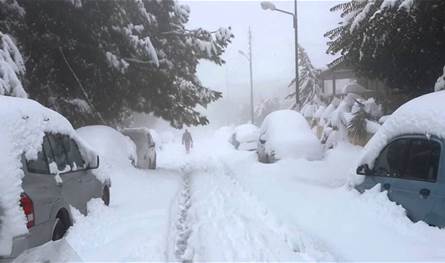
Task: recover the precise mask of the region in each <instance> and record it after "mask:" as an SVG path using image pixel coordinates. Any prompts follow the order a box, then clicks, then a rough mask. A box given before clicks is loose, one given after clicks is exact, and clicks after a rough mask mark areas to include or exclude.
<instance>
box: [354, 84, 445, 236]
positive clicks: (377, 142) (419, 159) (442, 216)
mask: <svg viewBox="0 0 445 263" xmlns="http://www.w3.org/2000/svg"><path fill="white" fill-rule="evenodd" d="M444 101H445V91H441V92H435V93H431V94H427V95H424V96H421V97H418V98H415V99H413V100H411V101H409V102H407V103H405V104H404V105H402V106H401V107H400V108H399V109H397V110H396V111H395V112H394V113H393V114H392V115H391V116H389V117H388V119H387V120H386V121H385V122H384V124H383V125H382V127H381V128H380V129H379V130H378V132H377V133H376V134H375V135H374V136H373V137H372V138H371V140H370V141H369V142H368V144H367V145H366V146H365V148H364V152H363V156H362V157H361V159H360V162H359V165H358V168H357V171H356V173H357V174H358V176H355V177H354V179H355V181H353V184H355V187H356V189H357V190H359V191H360V192H363V191H365V190H366V189H370V188H374V187H376V186H377V185H380V186H379V187H380V189H381V190H382V191H387V194H388V197H389V199H390V200H392V201H394V202H396V203H398V204H400V205H402V206H403V207H404V208H405V209H406V212H407V216H408V217H409V218H410V219H411V220H412V221H419V220H423V221H425V222H426V223H428V224H430V225H435V226H440V227H444V226H445V209H444V208H445V206H444V204H445V154H444V149H445V147H444V146H445V139H444V138H445V107H444V104H443V102H444Z"/></svg>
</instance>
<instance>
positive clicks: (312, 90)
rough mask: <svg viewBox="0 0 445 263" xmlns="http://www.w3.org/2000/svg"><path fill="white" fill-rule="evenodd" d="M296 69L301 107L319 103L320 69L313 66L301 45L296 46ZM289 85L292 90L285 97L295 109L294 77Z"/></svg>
mask: <svg viewBox="0 0 445 263" xmlns="http://www.w3.org/2000/svg"><path fill="white" fill-rule="evenodd" d="M298 70H299V80H298V82H299V84H298V86H299V95H300V103H301V106H302V108H301V109H304V108H305V107H308V106H312V105H319V104H320V99H319V97H320V92H321V88H320V82H319V79H318V76H319V74H320V70H318V69H316V68H314V66H313V65H312V62H311V60H310V58H309V56H308V54H307V53H306V51H305V50H304V48H302V47H301V46H299V47H298ZM289 87H290V88H291V89H292V90H293V91H292V92H291V93H290V94H289V95H288V96H287V97H286V99H288V100H292V102H293V104H292V108H294V109H295V108H296V105H295V94H296V91H295V79H293V80H292V81H291V83H290V84H289Z"/></svg>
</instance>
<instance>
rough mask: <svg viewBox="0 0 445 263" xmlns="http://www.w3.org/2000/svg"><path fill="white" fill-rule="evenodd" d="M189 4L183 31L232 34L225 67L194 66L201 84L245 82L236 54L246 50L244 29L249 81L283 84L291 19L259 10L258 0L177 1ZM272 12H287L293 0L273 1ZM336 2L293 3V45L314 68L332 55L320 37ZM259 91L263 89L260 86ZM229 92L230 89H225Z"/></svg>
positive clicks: (289, 66)
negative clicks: (250, 36)
mask: <svg viewBox="0 0 445 263" xmlns="http://www.w3.org/2000/svg"><path fill="white" fill-rule="evenodd" d="M180 2H181V3H185V4H187V5H189V6H190V9H191V14H190V22H189V23H188V27H189V28H197V27H203V28H205V29H208V30H215V29H217V28H219V27H221V26H225V27H228V26H230V27H231V28H232V32H233V33H234V35H235V38H234V39H233V42H232V44H231V45H230V46H229V47H228V49H227V51H226V53H225V54H224V59H225V60H226V61H227V63H226V65H224V66H222V67H220V66H217V65H214V64H212V63H209V62H202V63H201V64H200V66H199V68H198V76H199V77H200V79H201V81H202V82H203V83H204V84H205V85H206V86H209V87H211V88H213V89H216V90H220V91H226V90H227V89H230V87H237V86H240V85H245V84H248V81H249V71H248V63H247V60H246V59H245V58H244V57H242V56H241V55H240V54H239V53H238V50H244V51H247V41H248V40H247V39H248V37H247V31H248V28H249V26H250V27H251V29H252V32H253V59H254V83H255V84H257V86H264V85H261V84H265V83H268V85H270V83H288V82H289V81H290V80H291V79H292V78H293V76H294V61H295V60H294V40H293V36H294V35H293V26H292V17H291V16H289V15H285V14H281V13H278V12H272V11H265V10H263V9H261V7H260V1H210V0H209V1H202V0H201V1H195V0H193V1H180ZM274 3H275V5H276V7H277V8H280V9H284V10H289V11H293V1H274ZM336 3H338V1H320V0H307V1H301V0H299V1H298V22H299V28H298V29H299V43H300V45H301V46H303V47H304V48H305V49H306V51H307V52H308V54H309V56H310V58H311V60H312V62H313V64H314V65H315V66H316V67H325V66H326V64H327V63H329V62H331V61H332V60H333V58H334V57H332V56H330V55H327V54H326V48H327V46H326V42H327V39H325V38H324V37H323V34H324V33H325V32H326V31H328V30H329V29H331V28H333V27H335V26H336V24H337V23H338V21H339V14H337V13H331V12H330V11H329V8H330V7H332V6H333V5H335V4H336ZM263 89H264V88H263ZM231 92H232V93H233V91H231Z"/></svg>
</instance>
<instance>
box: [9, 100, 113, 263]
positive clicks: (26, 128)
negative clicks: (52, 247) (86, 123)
mask: <svg viewBox="0 0 445 263" xmlns="http://www.w3.org/2000/svg"><path fill="white" fill-rule="evenodd" d="M0 119H1V120H2V126H1V127H0V144H1V145H2V147H0V164H1V165H0V192H1V195H0V201H1V202H0V224H1V225H0V244H1V246H0V260H2V261H3V260H8V259H12V258H14V257H16V256H17V255H18V254H20V253H21V252H22V251H23V250H25V249H27V248H31V247H35V246H38V245H41V244H43V243H45V242H47V241H50V240H58V239H60V238H62V237H63V236H64V234H65V233H66V231H67V229H68V228H69V227H70V226H71V225H72V222H73V220H72V215H71V207H74V208H76V209H78V210H79V211H80V212H81V213H83V214H86V213H87V208H86V205H87V202H88V201H89V200H90V199H92V198H102V199H103V201H104V203H105V204H106V205H108V204H109V202H110V181H109V180H108V179H103V178H102V179H101V180H99V179H98V178H97V177H96V176H95V174H94V171H93V170H94V169H96V168H98V166H99V157H98V156H97V155H96V154H95V153H94V151H92V150H91V149H90V148H89V146H87V145H86V144H85V143H84V142H83V141H82V140H81V139H80V138H79V137H78V136H77V134H76V132H75V131H74V129H73V128H72V126H71V124H70V123H69V122H68V121H67V120H66V119H65V118H64V117H63V116H61V115H60V114H58V113H56V112H54V111H52V110H50V109H47V108H45V107H43V106H42V105H40V104H38V103H37V102H35V101H32V100H28V99H19V98H11V97H5V96H0ZM11 127H13V128H11ZM17 182H19V183H17ZM19 205H20V206H19Z"/></svg>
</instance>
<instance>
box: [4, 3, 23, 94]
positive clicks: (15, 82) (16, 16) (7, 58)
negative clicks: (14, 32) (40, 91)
mask: <svg viewBox="0 0 445 263" xmlns="http://www.w3.org/2000/svg"><path fill="white" fill-rule="evenodd" d="M23 14H24V10H23V9H22V8H21V7H20V6H19V5H18V3H17V2H16V1H15V0H11V1H0V95H7V96H14V97H27V96H28V94H27V93H26V91H25V89H24V88H23V85H22V82H21V79H22V78H23V76H24V74H25V64H24V62H23V58H22V55H21V53H20V51H19V49H18V47H17V46H16V43H15V41H14V40H13V38H12V37H11V36H10V35H9V34H8V32H9V31H10V25H12V24H19V23H21V19H22V17H23ZM2 30H3V32H2Z"/></svg>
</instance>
